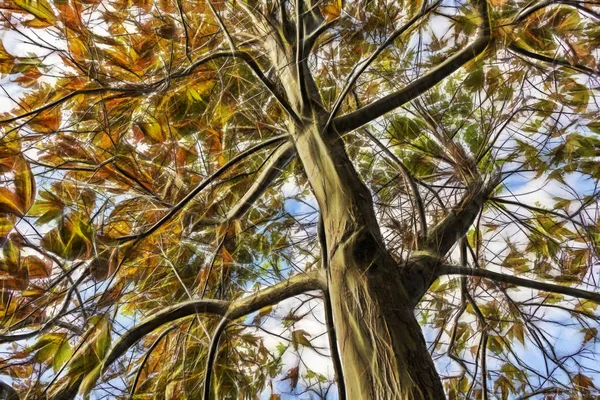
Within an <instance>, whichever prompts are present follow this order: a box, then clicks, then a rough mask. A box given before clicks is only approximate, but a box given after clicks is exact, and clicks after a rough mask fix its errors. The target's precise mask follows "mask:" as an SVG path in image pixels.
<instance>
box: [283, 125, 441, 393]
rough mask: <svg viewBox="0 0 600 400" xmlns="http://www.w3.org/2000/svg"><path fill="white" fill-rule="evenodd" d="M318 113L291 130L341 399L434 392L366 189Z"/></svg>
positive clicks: (428, 363)
mask: <svg viewBox="0 0 600 400" xmlns="http://www.w3.org/2000/svg"><path fill="white" fill-rule="evenodd" d="M325 120H326V116H324V115H317V116H315V117H314V119H313V120H312V121H311V122H310V123H309V124H307V125H306V126H303V127H301V128H298V129H296V131H295V132H294V139H295V143H296V148H297V151H298V155H299V157H300V159H301V161H302V163H303V165H304V169H305V171H306V174H307V176H308V179H309V182H310V184H311V187H312V189H313V192H314V194H315V196H316V198H317V202H318V203H319V207H320V209H321V214H322V218H323V225H324V231H325V233H324V235H325V242H326V247H327V248H326V253H325V254H326V256H327V258H328V260H329V261H328V268H329V271H328V272H329V273H328V279H329V293H330V296H331V305H332V308H333V317H334V327H335V330H336V332H337V338H338V344H339V350H340V355H341V359H342V366H343V372H344V375H345V381H346V389H347V393H348V398H349V399H404V398H406V399H442V398H444V392H443V388H442V385H441V381H440V379H439V376H438V374H437V372H436V371H435V368H434V365H433V361H432V360H431V357H430V356H429V353H428V351H427V347H426V345H425V340H424V338H423V335H422V332H421V329H420V327H419V325H418V323H417V321H416V319H415V317H414V308H413V301H412V300H411V299H410V297H409V295H408V293H407V291H406V290H405V288H404V285H403V284H402V280H401V277H400V271H399V266H398V265H397V264H396V263H395V261H394V260H393V259H392V257H391V256H390V255H389V254H388V252H387V251H386V249H385V245H384V243H383V239H382V236H381V233H380V230H379V226H378V224H377V220H376V218H375V212H374V209H373V202H372V198H371V193H370V192H369V190H368V189H367V187H366V186H365V185H364V184H363V183H362V181H361V180H360V178H359V177H358V174H357V172H356V170H355V169H354V167H353V165H352V163H351V161H350V159H349V158H348V156H347V154H346V151H345V148H344V143H343V141H342V139H341V138H340V137H339V136H338V135H334V134H331V133H329V134H327V133H323V132H322V127H323V125H324V123H325Z"/></svg>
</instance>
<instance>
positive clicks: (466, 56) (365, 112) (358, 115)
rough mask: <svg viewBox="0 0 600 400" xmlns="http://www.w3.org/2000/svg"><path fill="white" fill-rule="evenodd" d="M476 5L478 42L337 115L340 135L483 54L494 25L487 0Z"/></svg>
mask: <svg viewBox="0 0 600 400" xmlns="http://www.w3.org/2000/svg"><path fill="white" fill-rule="evenodd" d="M476 4H477V6H478V9H479V15H480V18H481V21H482V22H481V24H480V25H479V35H478V37H477V38H476V39H475V41H473V42H472V43H471V44H470V45H468V46H467V47H465V48H464V49H462V50H461V51H459V52H458V53H456V54H455V55H453V56H452V57H450V58H448V59H447V60H446V61H444V62H443V63H442V64H440V65H439V66H437V67H436V68H434V69H433V70H431V71H429V72H428V73H427V74H425V75H423V76H421V77H420V78H418V79H415V80H414V81H413V82H412V83H410V84H409V85H407V86H405V87H404V88H402V89H400V90H399V91H397V92H394V93H390V94H388V95H387V96H384V97H382V98H381V99H379V100H376V101H374V102H372V103H370V104H368V105H366V106H364V107H362V108H360V109H358V110H356V111H353V112H351V113H349V114H346V115H344V116H341V117H337V118H335V119H334V120H333V127H334V128H335V130H336V131H337V132H339V133H340V134H343V133H347V132H350V131H353V130H355V129H357V128H359V127H361V126H363V125H365V124H368V123H369V122H371V121H373V120H375V119H377V118H379V117H381V116H382V115H384V114H386V113H388V112H390V111H392V110H394V109H396V108H398V107H400V106H402V105H403V104H406V103H407V102H409V101H410V100H412V99H414V98H417V97H418V96H420V95H421V94H423V93H424V92H425V91H427V90H429V89H431V88H432V87H434V86H435V85H437V84H438V83H439V82H441V81H442V80H443V79H445V78H447V77H448V76H450V75H451V74H453V73H454V72H456V71H457V70H458V69H459V68H460V67H462V66H463V65H464V64H465V63H467V62H468V61H470V60H472V59H474V58H475V57H477V56H479V55H480V54H481V53H483V51H484V50H485V49H486V48H487V46H488V44H489V43H490V41H491V28H490V21H489V16H488V10H487V2H486V1H485V0H477V1H476Z"/></svg>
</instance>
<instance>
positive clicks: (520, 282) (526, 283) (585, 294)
mask: <svg viewBox="0 0 600 400" xmlns="http://www.w3.org/2000/svg"><path fill="white" fill-rule="evenodd" d="M438 271H439V274H440V275H466V276H479V277H481V278H486V279H491V280H493V281H495V282H503V283H509V284H511V285H516V286H522V287H526V288H530V289H537V290H543V291H546V292H551V293H560V294H564V295H567V296H572V297H577V298H580V299H585V300H590V301H593V302H596V303H600V293H596V292H590V291H588V290H582V289H577V288H573V287H569V286H562V285H557V284H554V283H546V282H540V281H534V280H531V279H525V278H519V277H517V276H514V275H507V274H502V273H499V272H493V271H489V270H486V269H476V268H467V267H460V266H457V265H450V264H444V265H441V266H440V267H439V269H438Z"/></svg>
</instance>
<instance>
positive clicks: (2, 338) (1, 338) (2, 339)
mask: <svg viewBox="0 0 600 400" xmlns="http://www.w3.org/2000/svg"><path fill="white" fill-rule="evenodd" d="M89 271H90V268H89V266H88V268H87V269H86V270H85V271H83V272H82V274H81V276H80V277H79V278H78V279H77V280H76V281H75V282H74V283H73V285H72V286H71V287H70V288H69V290H68V291H67V294H66V296H65V299H64V300H63V304H62V306H61V307H60V310H59V311H58V312H57V313H56V314H55V315H54V316H53V317H52V318H50V319H49V320H48V321H46V322H45V323H44V324H43V325H42V326H40V327H39V328H38V329H36V330H33V331H29V332H26V333H18V334H15V335H0V344H4V343H11V342H17V341H20V340H26V339H31V338H32V337H35V336H37V335H39V334H40V333H42V332H44V331H46V330H48V329H50V328H52V327H54V326H56V325H57V321H59V319H60V318H61V317H62V316H63V314H64V313H65V312H66V311H67V309H68V308H69V304H70V302H71V297H73V293H75V291H76V290H77V286H79V284H80V283H81V282H83V280H84V279H85V278H87V276H88V274H89Z"/></svg>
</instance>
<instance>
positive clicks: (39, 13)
mask: <svg viewBox="0 0 600 400" xmlns="http://www.w3.org/2000/svg"><path fill="white" fill-rule="evenodd" d="M13 1H14V3H15V5H17V6H19V7H21V8H22V9H23V10H25V11H27V12H28V13H30V14H32V15H34V16H35V17H36V18H38V19H39V20H40V21H43V22H44V23H45V24H40V25H38V26H35V27H46V26H51V25H53V24H54V23H55V22H56V16H55V15H54V10H53V9H52V6H51V5H50V3H48V2H47V1H46V0H13Z"/></svg>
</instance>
